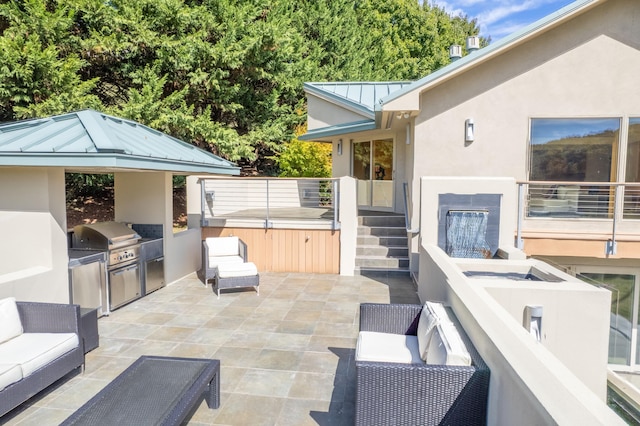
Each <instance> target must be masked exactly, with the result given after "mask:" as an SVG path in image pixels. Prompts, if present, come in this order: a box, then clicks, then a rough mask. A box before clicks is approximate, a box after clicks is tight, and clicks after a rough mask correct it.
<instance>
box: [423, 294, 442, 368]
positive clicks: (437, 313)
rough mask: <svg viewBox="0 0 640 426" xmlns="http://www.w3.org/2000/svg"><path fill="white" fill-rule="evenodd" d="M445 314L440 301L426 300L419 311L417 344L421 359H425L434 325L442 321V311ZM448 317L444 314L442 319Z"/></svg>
mask: <svg viewBox="0 0 640 426" xmlns="http://www.w3.org/2000/svg"><path fill="white" fill-rule="evenodd" d="M443 312H444V314H445V315H446V311H445V310H444V306H442V304H440V303H435V302H426V303H425V304H424V307H423V308H422V312H420V319H419V320H418V331H417V337H418V345H419V347H420V357H421V358H422V360H423V361H426V360H427V350H428V349H429V342H431V336H432V335H433V330H434V329H435V326H436V325H438V324H440V321H442V319H443V318H441V317H442V313H443ZM448 319H449V317H448V316H445V318H444V320H448Z"/></svg>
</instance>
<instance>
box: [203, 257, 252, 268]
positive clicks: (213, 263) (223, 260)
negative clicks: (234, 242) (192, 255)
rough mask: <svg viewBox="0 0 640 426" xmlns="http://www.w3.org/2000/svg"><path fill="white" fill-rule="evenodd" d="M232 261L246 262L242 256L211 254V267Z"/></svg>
mask: <svg viewBox="0 0 640 426" xmlns="http://www.w3.org/2000/svg"><path fill="white" fill-rule="evenodd" d="M232 263H244V259H243V258H241V257H240V256H209V268H217V267H218V266H219V265H227V264H232Z"/></svg>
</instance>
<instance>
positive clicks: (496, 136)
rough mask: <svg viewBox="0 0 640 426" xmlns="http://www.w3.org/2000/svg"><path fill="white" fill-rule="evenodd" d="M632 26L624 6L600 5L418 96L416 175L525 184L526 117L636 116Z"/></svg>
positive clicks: (637, 62)
mask: <svg viewBox="0 0 640 426" xmlns="http://www.w3.org/2000/svg"><path fill="white" fill-rule="evenodd" d="M622 6H627V7H622ZM631 11H635V13H630V12H631ZM638 19H640V9H639V8H638V7H637V6H635V5H631V2H630V1H624V0H620V1H609V2H606V3H605V4H603V5H602V6H600V7H597V8H595V9H593V10H592V11H590V12H588V13H586V14H585V15H583V16H579V17H577V18H576V19H575V20H573V21H571V22H568V23H567V24H565V25H562V26H560V27H558V28H556V29H554V30H551V31H549V32H548V33H546V34H544V35H541V36H540V37H537V38H535V39H533V40H532V41H530V42H528V43H526V44H523V45H521V46H518V48H516V49H513V50H512V51H510V52H508V53H506V54H504V55H502V56H500V57H497V58H495V59H494V60H492V61H489V62H487V63H484V64H481V65H480V66H478V67H476V68H475V69H473V70H472V71H469V72H466V73H463V74H461V75H460V76H458V77H457V78H455V79H452V80H450V81H448V82H445V83H443V84H441V85H439V86H438V87H436V88H434V89H432V90H429V91H428V92H426V93H425V94H423V96H422V100H421V112H420V115H419V117H418V118H417V120H416V159H417V160H418V161H415V163H414V165H415V166H414V167H415V175H416V176H429V175H431V176H433V175H439V176H447V175H454V176H455V175H467V176H511V177H514V178H516V179H518V180H526V179H527V177H528V176H527V148H528V143H527V142H528V138H529V119H530V118H532V117H625V116H628V115H630V114H631V115H632V114H638V113H640V109H639V108H638V103H637V96H638V94H639V92H640V86H639V85H638V83H637V73H636V71H635V70H637V69H638V67H640V51H639V50H638V45H639V44H640V30H639V29H638V27H637V26H635V27H634V25H633V23H634V22H637V20H638ZM634 46H635V47H634ZM467 118H473V119H474V122H475V140H474V141H473V142H472V143H467V144H465V141H464V121H465V119H467ZM443 159H446V161H443Z"/></svg>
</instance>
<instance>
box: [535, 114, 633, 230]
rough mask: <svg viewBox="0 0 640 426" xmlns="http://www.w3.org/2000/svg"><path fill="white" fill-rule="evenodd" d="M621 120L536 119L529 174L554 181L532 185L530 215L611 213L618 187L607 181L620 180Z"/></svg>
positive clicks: (603, 216)
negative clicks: (617, 175) (613, 186)
mask: <svg viewBox="0 0 640 426" xmlns="http://www.w3.org/2000/svg"><path fill="white" fill-rule="evenodd" d="M620 122H621V120H620V119H619V118H536V119H532V120H531V145H530V152H529V158H530V166H529V180H530V181H543V182H549V183H545V184H533V185H530V187H529V216H536V215H547V216H548V215H551V216H554V217H555V216H577V217H602V218H606V217H611V215H612V212H613V204H612V203H613V188H612V187H611V186H610V185H606V183H607V182H615V181H616V180H617V177H616V171H617V162H618V150H619V148H618V147H619V138H620ZM552 182H558V183H557V184H554V183H552ZM573 182H585V183H591V184H590V185H580V184H574V183H573ZM600 182H602V183H603V184H602V185H601V184H599V183H600Z"/></svg>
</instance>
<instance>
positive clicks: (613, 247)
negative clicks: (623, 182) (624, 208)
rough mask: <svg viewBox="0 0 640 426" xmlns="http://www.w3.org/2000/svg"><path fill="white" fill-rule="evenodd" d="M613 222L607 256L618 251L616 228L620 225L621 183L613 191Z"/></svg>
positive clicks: (606, 250)
mask: <svg viewBox="0 0 640 426" xmlns="http://www.w3.org/2000/svg"><path fill="white" fill-rule="evenodd" d="M613 194H614V195H613V224H612V225H611V239H609V240H608V241H607V242H606V245H605V254H606V255H607V256H612V255H615V254H616V253H617V251H618V243H617V241H616V228H617V225H618V211H619V209H618V201H619V200H620V185H618V184H617V185H616V186H615V189H614V191H613Z"/></svg>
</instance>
